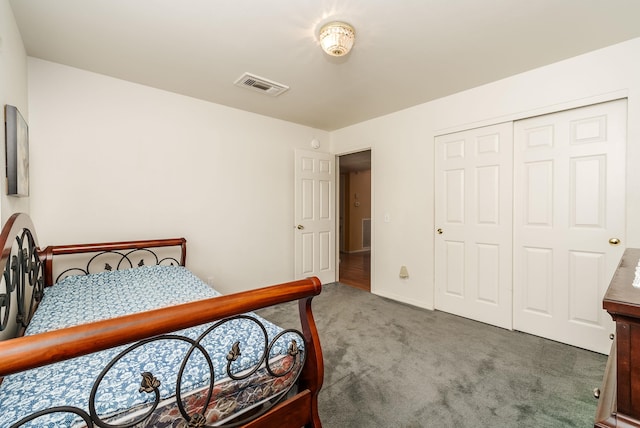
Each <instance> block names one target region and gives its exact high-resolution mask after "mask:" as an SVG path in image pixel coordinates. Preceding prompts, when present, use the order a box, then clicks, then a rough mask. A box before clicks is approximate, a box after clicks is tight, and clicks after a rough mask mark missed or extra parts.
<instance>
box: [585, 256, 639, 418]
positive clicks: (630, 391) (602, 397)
mask: <svg viewBox="0 0 640 428" xmlns="http://www.w3.org/2000/svg"><path fill="white" fill-rule="evenodd" d="M639 259H640V249H638V248H628V249H626V250H625V252H624V254H623V256H622V259H621V261H620V264H619V266H618V268H617V269H616V272H615V274H614V275H613V279H612V280H611V284H610V285H609V288H608V289H607V293H606V294H605V296H604V300H603V302H602V306H603V307H604V309H606V310H607V312H609V314H610V315H611V317H612V318H613V320H614V321H615V323H616V333H615V336H614V341H613V345H612V347H611V354H610V355H609V359H608V360H607V366H606V369H605V374H604V379H603V382H602V386H601V388H600V390H596V392H595V393H596V396H598V395H599V402H598V409H597V411H596V419H595V425H594V426H595V427H640V288H634V287H633V286H632V283H633V279H634V277H635V270H636V266H637V264H638V260H639Z"/></svg>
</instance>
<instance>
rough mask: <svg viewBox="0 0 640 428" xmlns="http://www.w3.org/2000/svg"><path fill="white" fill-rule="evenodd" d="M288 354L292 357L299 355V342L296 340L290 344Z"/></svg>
mask: <svg viewBox="0 0 640 428" xmlns="http://www.w3.org/2000/svg"><path fill="white" fill-rule="evenodd" d="M287 353H288V354H289V355H291V356H292V357H295V356H296V355H298V354H299V353H300V350H299V349H298V342H296V341H295V340H292V341H291V343H290V344H289V349H288V350H287Z"/></svg>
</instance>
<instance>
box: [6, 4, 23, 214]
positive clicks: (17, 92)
mask: <svg viewBox="0 0 640 428" xmlns="http://www.w3.org/2000/svg"><path fill="white" fill-rule="evenodd" d="M6 104H9V105H13V106H15V107H17V108H18V110H19V111H20V113H21V114H22V116H23V117H24V119H25V120H26V121H27V123H29V106H28V103H27V55H26V52H25V49H24V45H23V43H22V37H21V36H20V33H19V32H18V27H17V25H16V21H15V18H14V16H13V11H12V10H11V6H10V5H9V0H0V109H2V113H1V116H2V121H3V126H2V130H1V132H0V134H1V135H2V136H1V137H0V142H1V144H2V146H1V147H2V148H3V149H2V150H0V165H2V171H4V170H5V151H4V147H5V133H4V106H5V105H6ZM6 188H7V178H6V175H5V174H4V172H3V173H2V174H0V220H2V224H4V223H5V221H6V220H7V219H8V218H9V217H10V216H11V214H13V213H14V212H26V213H28V212H29V209H30V207H29V201H30V198H28V197H22V198H18V197H15V196H7V192H6Z"/></svg>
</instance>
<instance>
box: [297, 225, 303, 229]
mask: <svg viewBox="0 0 640 428" xmlns="http://www.w3.org/2000/svg"><path fill="white" fill-rule="evenodd" d="M296 227H297V228H298V230H303V229H304V226H303V225H301V224H299V225H297V226H296Z"/></svg>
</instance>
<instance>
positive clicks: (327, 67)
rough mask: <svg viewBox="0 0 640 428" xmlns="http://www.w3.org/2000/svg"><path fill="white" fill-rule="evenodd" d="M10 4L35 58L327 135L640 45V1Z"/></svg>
mask: <svg viewBox="0 0 640 428" xmlns="http://www.w3.org/2000/svg"><path fill="white" fill-rule="evenodd" d="M10 4H11V7H12V9H13V12H14V15H15V18H16V22H17V23H18V27H19V30H20V33H21V35H22V38H23V41H24V45H25V48H26V50H27V54H28V55H29V56H32V57H36V58H42V59H45V60H48V61H53V62H57V63H61V64H66V65H69V66H72V67H77V68H81V69H84V70H89V71H93V72H96V73H101V74H105V75H108V76H113V77H116V78H120V79H125V80H128V81H131V82H137V83H140V84H143V85H148V86H151V87H155V88H159V89H163V90H167V91H171V92H175V93H179V94H184V95H187V96H191V97H195V98H199V99H203V100H207V101H211V102H214V103H218V104H223V105H226V106H229V107H233V108H238V109H242V110H246V111H250V112H255V113H258V114H262V115H266V116H270V117H274V118H279V119H283V120H286V121H290V122H294V123H299V124H303V125H307V126H311V127H314V128H318V129H324V130H328V131H331V130H335V129H339V128H342V127H345V126H348V125H352V124H354V123H358V122H362V121H365V120H368V119H371V118H374V117H377V116H381V115H384V114H388V113H391V112H394V111H398V110H402V109H404V108H407V107H411V106H414V105H417V104H422V103H424V102H427V101H430V100H433V99H436V98H440V97H443V96H446V95H450V94H452V93H456V92H460V91H463V90H465V89H469V88H472V87H475V86H478V85H482V84H484V83H488V82H491V81H495V80H498V79H501V78H504V77H507V76H510V75H514V74H517V73H520V72H523V71H527V70H530V69H533V68H536V67H540V66H543V65H546V64H550V63H553V62H556V61H559V60H562V59H565V58H569V57H572V56H576V55H579V54H582V53H585V52H588V51H592V50H595V49H599V48H602V47H605V46H609V45H612V44H615V43H618V42H622V41H625V40H629V39H632V38H635V37H640V24H639V21H638V19H639V17H640V1H639V0H534V1H532V0H482V1H478V0H340V1H338V0H307V1H301V0H275V1H268V2H267V1H260V0H233V1H215V0H180V1H176V0H133V1H132V0H55V1H51V0H10ZM336 19H337V20H343V21H346V22H348V23H350V24H351V25H353V26H354V27H355V30H356V42H355V45H354V48H353V50H352V52H351V53H350V54H349V55H348V56H346V57H342V58H334V57H329V56H328V55H326V54H324V53H323V52H322V51H321V49H320V47H319V45H318V41H317V32H318V30H319V28H320V26H322V24H324V23H326V22H329V21H332V20H336ZM245 72H250V73H253V74H256V75H258V76H261V77H264V78H267V79H270V80H273V81H276V82H278V83H281V84H284V85H287V86H289V87H290V89H289V90H288V91H286V92H285V93H284V94H282V95H280V96H278V97H272V96H268V95H265V94H262V93H257V92H255V91H252V90H248V89H246V88H240V87H237V86H234V82H235V81H236V79H238V78H239V77H240V76H241V75H242V74H243V73H245Z"/></svg>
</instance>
